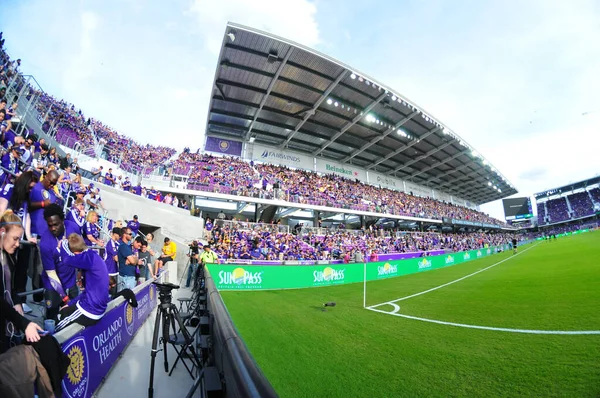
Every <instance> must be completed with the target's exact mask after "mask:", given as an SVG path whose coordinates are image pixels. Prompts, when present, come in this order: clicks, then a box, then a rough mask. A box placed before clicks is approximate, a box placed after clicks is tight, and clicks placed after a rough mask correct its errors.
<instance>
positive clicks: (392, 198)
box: [172, 152, 506, 226]
mask: <svg viewBox="0 0 600 398" xmlns="http://www.w3.org/2000/svg"><path fill="white" fill-rule="evenodd" d="M172 167H173V173H175V174H183V175H188V176H189V180H188V181H189V184H188V188H190V189H194V190H203V191H211V192H221V193H227V194H233V195H241V196H254V197H264V198H268V199H273V198H275V199H283V200H287V201H290V202H296V203H306V204H311V205H322V206H330V207H339V208H346V209H353V210H363V211H373V212H380V213H387V214H394V215H404V216H412V217H425V218H433V219H441V218H443V217H446V218H454V219H459V220H466V221H473V222H482V223H488V224H493V225H498V226H506V224H505V223H503V222H502V221H500V220H497V219H495V218H493V217H490V216H488V215H486V214H484V213H482V212H480V211H477V210H473V209H469V208H467V207H463V206H459V205H455V204H451V203H446V202H442V201H438V200H435V199H432V198H424V197H418V196H414V195H411V194H409V193H404V192H400V191H394V190H390V189H387V188H381V187H376V186H373V185H369V184H365V183H363V182H360V181H358V180H353V179H348V178H345V177H341V176H337V175H333V174H327V175H322V174H318V173H315V172H311V171H306V170H297V169H290V168H288V167H285V166H277V165H271V164H254V163H253V162H246V161H243V160H241V159H238V158H232V157H215V156H211V155H209V154H198V153H189V152H186V153H182V154H181V155H180V157H179V158H178V159H177V160H176V161H175V162H174V163H173V166H172Z"/></svg>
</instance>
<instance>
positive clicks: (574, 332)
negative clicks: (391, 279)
mask: <svg viewBox="0 0 600 398" xmlns="http://www.w3.org/2000/svg"><path fill="white" fill-rule="evenodd" d="M390 305H392V306H395V307H394V312H388V311H383V310H378V309H376V308H370V307H367V309H368V310H371V311H375V312H381V313H382V314H386V315H393V316H399V317H402V318H407V319H414V320H417V321H423V322H430V323H437V324H438V325H448V326H458V327H461V328H469V329H480V330H492V331H496V332H509V333H526V334H562V335H586V334H598V335H600V330H535V329H511V328H496V327H492V326H479V325H468V324H465V323H454V322H446V321H439V320H437V319H428V318H420V317H418V316H411V315H405V314H398V313H397V312H396V311H398V310H399V309H400V308H399V306H398V305H397V304H393V303H391V304H390Z"/></svg>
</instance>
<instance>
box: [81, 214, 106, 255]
mask: <svg viewBox="0 0 600 398" xmlns="http://www.w3.org/2000/svg"><path fill="white" fill-rule="evenodd" d="M83 235H84V238H83V240H84V241H85V244H86V245H88V246H94V245H96V246H100V247H104V241H103V240H102V239H100V226H99V225H98V213H96V212H95V211H94V210H90V211H89V212H88V214H87V217H86V223H85V226H84V234H83Z"/></svg>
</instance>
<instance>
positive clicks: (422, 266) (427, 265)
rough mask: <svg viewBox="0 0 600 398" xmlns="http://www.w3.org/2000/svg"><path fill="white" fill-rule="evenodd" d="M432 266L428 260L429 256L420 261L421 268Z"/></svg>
mask: <svg viewBox="0 0 600 398" xmlns="http://www.w3.org/2000/svg"><path fill="white" fill-rule="evenodd" d="M425 268H431V261H429V260H427V257H425V258H423V260H421V261H419V269H425Z"/></svg>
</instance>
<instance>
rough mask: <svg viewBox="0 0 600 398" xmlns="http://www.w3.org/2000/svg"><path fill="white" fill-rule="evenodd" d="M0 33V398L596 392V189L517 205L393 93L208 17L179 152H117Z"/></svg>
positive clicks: (464, 150) (144, 148)
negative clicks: (189, 137)
mask: <svg viewBox="0 0 600 398" xmlns="http://www.w3.org/2000/svg"><path fill="white" fill-rule="evenodd" d="M4 40H6V45H7V47H8V46H9V44H10V43H9V42H10V37H6V38H0V41H1V44H2V53H1V60H0V65H2V69H1V74H0V78H1V83H0V99H3V100H4V101H3V105H2V108H1V109H0V117H2V118H1V119H0V121H2V146H3V156H2V165H1V172H2V174H1V177H2V183H3V185H2V192H3V194H2V195H1V197H0V205H1V206H3V207H2V210H3V215H2V217H1V220H0V228H2V237H3V240H2V249H3V251H4V252H3V258H2V265H3V276H4V278H3V286H4V288H3V290H4V291H5V293H4V298H3V304H2V305H3V307H2V308H3V309H2V311H3V315H2V319H1V322H0V324H2V326H3V327H4V326H5V323H6V324H11V325H12V326H11V327H13V329H11V330H12V333H10V334H8V335H7V336H5V338H4V339H2V347H1V348H2V351H1V353H0V395H1V396H2V397H4V396H7V397H9V396H10V397H12V396H15V397H17V396H33V395H32V394H34V391H35V394H37V395H36V396H43V392H46V390H50V391H49V393H51V392H52V390H54V393H55V394H56V395H57V396H60V394H61V393H62V394H63V396H68V397H92V396H97V397H108V396H124V391H127V396H130V397H135V396H157V397H162V396H165V397H166V396H177V397H179V396H181V397H184V396H187V397H204V396H208V397H276V396H281V397H309V396H317V397H363V396H368V397H404V396H406V397H416V396H511V397H513V396H544V397H546V396H590V397H592V396H598V395H599V394H600V388H599V386H600V367H599V364H600V348H599V347H600V344H598V343H599V342H600V319H599V318H598V316H597V315H596V314H597V309H598V305H599V304H600V296H599V295H598V291H599V288H600V269H599V268H598V260H597V253H598V247H599V246H598V239H599V236H600V235H599V233H598V232H597V229H598V226H599V222H600V220H599V216H600V178H599V177H597V176H596V177H590V178H588V179H586V180H583V181H579V182H570V183H568V184H563V185H561V186H558V187H556V188H552V189H547V190H544V191H541V192H538V193H535V194H534V195H532V196H531V197H529V196H526V195H521V194H519V191H518V189H517V187H515V186H514V185H513V184H512V183H511V182H510V181H509V180H508V178H507V177H506V176H505V175H504V174H502V172H501V171H500V170H498V169H497V168H496V167H495V166H494V165H493V164H491V162H490V161H489V160H488V159H486V158H485V157H484V155H483V154H482V153H480V151H478V150H477V149H476V148H474V147H473V146H472V145H470V144H469V143H467V142H466V140H465V139H464V138H462V137H461V136H460V135H459V133H457V132H454V131H453V130H452V128H451V127H450V126H447V125H445V124H444V123H443V122H442V121H441V120H439V119H438V118H436V117H435V116H433V114H432V113H430V112H429V110H426V109H423V108H422V107H421V106H419V105H417V104H416V103H414V102H413V101H411V100H410V99H408V98H406V97H405V96H404V95H402V93H401V92H398V91H396V90H395V89H394V88H393V87H391V86H387V85H386V84H385V83H384V82H380V81H379V80H378V79H376V78H373V77H371V76H369V75H367V74H365V73H363V72H361V71H359V70H358V69H356V68H353V67H351V66H349V65H346V64H344V63H343V62H341V61H338V60H336V59H334V58H333V57H330V56H328V55H326V54H323V53H321V52H319V51H317V50H315V49H312V48H310V47H307V46H304V45H302V44H298V43H296V42H294V41H292V40H288V39H286V38H284V37H279V36H277V35H274V34H271V33H269V32H265V31H261V30H259V29H255V28H253V27H249V26H245V25H241V24H236V23H231V22H230V23H228V24H227V25H226V27H225V30H224V32H223V36H222V41H221V45H220V50H219V53H218V58H217V61H216V69H215V71H214V79H213V82H212V86H211V90H210V93H207V95H210V101H209V105H208V111H207V120H206V123H205V128H204V131H205V138H204V145H203V147H202V148H198V150H197V151H196V150H193V149H191V148H190V147H185V148H184V149H183V150H179V149H177V148H175V147H169V146H163V145H155V144H152V143H151V142H137V141H136V140H134V139H133V138H131V137H129V136H127V135H125V134H123V133H121V132H119V131H117V130H116V129H114V128H112V127H109V126H108V125H107V124H105V123H103V122H102V121H101V120H97V119H95V118H94V117H92V116H88V115H86V114H85V113H84V112H83V111H82V110H80V109H79V107H78V106H76V105H74V104H71V103H70V102H69V101H68V100H65V99H61V98H56V97H55V96H53V95H52V93H47V92H45V91H44V90H43V89H42V88H41V84H40V83H39V82H38V81H37V80H36V78H35V77H34V76H32V75H26V74H24V73H22V72H21V70H20V63H21V62H20V59H19V60H18V61H16V60H17V57H18V56H20V54H18V53H17V54H15V55H16V56H12V57H11V55H9V53H8V51H7V49H6V48H7V47H5V42H4ZM590 174H592V172H590ZM519 195H520V196H519ZM500 200H501V201H502V203H503V207H504V216H505V217H504V219H503V220H500V219H498V218H495V217H493V216H491V215H489V214H486V213H485V212H484V211H483V210H482V205H485V204H487V203H490V202H494V201H500ZM8 210H10V211H8ZM11 217H12V218H11ZM15 217H16V218H15ZM70 220H72V222H71V221H70ZM77 224H78V225H77ZM69 228H75V229H74V231H75V233H70V232H69V230H70V229H69ZM15 230H16V232H15ZM56 231H62V232H56ZM12 234H16V235H15V239H16V240H15V242H19V245H17V246H18V247H16V248H15V245H12V246H10V243H6V242H8V238H6V239H7V240H6V241H5V240H4V239H5V238H4V236H5V235H7V236H11V237H12V236H13V235H12ZM55 238H56V242H54V240H55ZM19 239H20V241H19ZM49 241H51V244H48V242H49ZM80 241H81V242H83V243H84V246H81V245H80V244H79V242H80ZM163 242H164V245H163ZM78 244H79V246H78ZM48 245H49V246H48ZM57 245H58V246H57ZM53 253H54V254H53ZM88 259H89V264H88ZM94 267H97V268H94ZM67 270H71V271H67ZM69 272H70V273H69ZM69 275H70V276H69ZM103 278H104V279H106V283H105V282H104V279H103ZM99 283H102V284H103V285H102V286H101V287H100V288H99V287H98V284H99ZM107 284H108V291H107V289H106V285H107ZM98 291H99V292H101V294H100V296H102V297H103V298H102V299H100V298H97V297H96V298H92V297H93V295H94V294H95V292H98ZM107 293H108V296H109V298H108V299H106V298H105V297H104V296H106V295H107ZM100 301H101V302H102V305H100V304H98V303H99V302H100ZM59 303H60V304H59ZM69 303H70V304H69ZM86 305H90V306H91V307H86ZM99 305H100V307H101V308H100V309H97V308H96V307H97V306H99ZM17 307H18V310H17ZM13 308H14V309H13ZM69 308H71V309H72V311H71V312H69ZM95 311H97V312H95ZM17 312H19V313H17ZM15 327H16V328H17V329H19V328H20V329H21V331H20V332H19V333H16V332H15V329H14V328H15ZM24 340H27V341H29V342H30V343H31V344H29V345H27V344H19V343H21V342H23V341H24ZM38 340H39V341H38ZM54 343H56V344H57V345H59V346H60V348H61V349H60V350H59V351H61V352H62V355H57V356H56V357H52V359H51V360H49V359H48V358H47V357H45V356H44V357H43V358H42V354H41V352H42V351H41V350H39V352H40V354H34V353H35V352H37V351H36V350H38V349H37V347H38V346H42V344H54ZM32 346H33V347H36V348H35V349H34V348H31V347H32ZM44 355H46V353H44ZM19 357H20V358H26V359H22V361H25V360H27V361H31V362H30V363H37V366H38V369H44V368H46V370H44V371H41V372H40V371H38V373H35V372H33V373H32V372H29V373H27V369H28V368H27V366H26V365H27V364H21V363H18V361H17V358H19ZM36 361H37V362H36ZM45 361H46V362H47V361H50V363H51V364H56V363H61V365H60V366H58V367H59V368H61V369H60V370H57V369H56V366H54V365H51V366H47V364H46V362H45ZM59 361H63V362H59ZM18 366H23V368H22V371H19V372H10V371H9V370H10V369H21V368H18ZM163 367H164V369H163ZM40 373H41V374H40ZM17 384H18V385H20V386H21V388H24V390H21V394H25V395H19V391H18V390H17V388H16V387H15V386H16V385H17ZM24 385H27V386H28V387H22V386H24ZM146 386H148V387H146ZM22 391H25V392H22ZM10 394H13V395H10ZM27 394H29V395H27ZM48 396H51V395H48Z"/></svg>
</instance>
